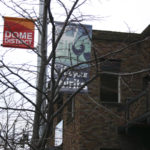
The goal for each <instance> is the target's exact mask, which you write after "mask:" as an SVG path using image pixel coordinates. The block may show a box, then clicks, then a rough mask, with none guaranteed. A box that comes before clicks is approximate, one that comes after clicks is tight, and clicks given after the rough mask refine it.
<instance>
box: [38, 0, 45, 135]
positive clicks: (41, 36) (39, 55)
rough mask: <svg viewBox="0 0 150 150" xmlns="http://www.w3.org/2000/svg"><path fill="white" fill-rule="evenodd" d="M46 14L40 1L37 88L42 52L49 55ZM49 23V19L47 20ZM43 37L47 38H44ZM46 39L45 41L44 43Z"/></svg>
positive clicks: (42, 2)
mask: <svg viewBox="0 0 150 150" xmlns="http://www.w3.org/2000/svg"><path fill="white" fill-rule="evenodd" d="M44 13H45V1H44V0H40V5H39V30H40V31H39V32H38V58H37V87H38V80H39V74H40V69H41V65H42V61H43V60H42V50H43V49H44V50H45V51H46V55H47V23H44V17H43V16H44ZM46 21H47V19H46ZM43 28H44V31H45V34H44V33H43ZM43 36H45V37H44V38H43ZM43 39H44V41H43ZM43 42H44V48H43V46H42V45H43ZM46 72H47V68H46V71H45V77H44V85H43V92H45V91H46ZM43 99H45V98H44V96H43ZM45 107H46V101H43V102H42V105H41V111H42V112H44V110H45ZM43 129H44V122H43V121H42V122H41V126H40V129H39V135H40V136H42V133H43Z"/></svg>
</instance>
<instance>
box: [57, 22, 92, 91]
mask: <svg viewBox="0 0 150 150" xmlns="http://www.w3.org/2000/svg"><path fill="white" fill-rule="evenodd" d="M63 25H64V24H63V23H60V22H56V31H57V32H56V38H57V37H58V36H59V33H60V31H61V29H62V27H63ZM91 37H92V26H90V25H81V24H69V25H68V26H67V27H66V28H65V31H64V33H63V35H62V37H61V39H60V41H59V43H58V45H57V48H56V66H55V67H56V70H57V71H56V76H57V77H58V76H59V74H60V73H62V72H63V71H64V70H65V69H67V68H68V67H69V68H70V69H68V70H67V71H66V72H64V73H63V76H62V77H61V81H60V87H61V91H63V92H74V91H76V90H78V89H79V88H80V87H81V86H83V85H84V84H85V83H86V81H87V80H88V79H89V64H88V63H86V62H87V61H89V60H90V55H91ZM84 62H85V63H84ZM81 92H88V87H87V86H85V87H84V88H83V89H82V90H81Z"/></svg>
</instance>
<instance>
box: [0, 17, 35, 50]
mask: <svg viewBox="0 0 150 150" xmlns="http://www.w3.org/2000/svg"><path fill="white" fill-rule="evenodd" d="M2 45H3V46H4V47H14V48H27V49H33V48H34V22H33V20H29V19H25V18H15V17H4V32H3V44H2Z"/></svg>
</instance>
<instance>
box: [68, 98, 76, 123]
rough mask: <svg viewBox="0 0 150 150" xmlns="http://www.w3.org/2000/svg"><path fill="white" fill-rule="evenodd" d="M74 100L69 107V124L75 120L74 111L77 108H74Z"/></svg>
mask: <svg viewBox="0 0 150 150" xmlns="http://www.w3.org/2000/svg"><path fill="white" fill-rule="evenodd" d="M74 105H75V104H74V98H72V100H71V101H70V102H69V103H68V105H67V122H70V121H72V120H73V119H74V111H75V106H74Z"/></svg>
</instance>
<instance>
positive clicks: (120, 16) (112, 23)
mask: <svg viewBox="0 0 150 150" xmlns="http://www.w3.org/2000/svg"><path fill="white" fill-rule="evenodd" d="M90 6H91V10H90V11H91V13H92V11H94V13H95V14H96V15H100V16H101V17H102V18H103V19H102V20H101V21H99V22H97V23H96V25H93V28H95V29H99V30H113V31H123V32H128V31H129V29H130V31H131V32H138V33H140V32H141V31H143V30H144V29H145V28H146V27H147V26H148V25H149V24H150V8H149V7H150V0H95V2H94V3H93V1H92V5H90ZM92 7H93V8H94V9H93V8H92ZM88 10H89V9H88Z"/></svg>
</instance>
